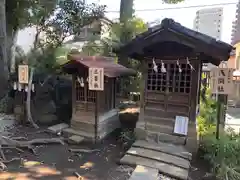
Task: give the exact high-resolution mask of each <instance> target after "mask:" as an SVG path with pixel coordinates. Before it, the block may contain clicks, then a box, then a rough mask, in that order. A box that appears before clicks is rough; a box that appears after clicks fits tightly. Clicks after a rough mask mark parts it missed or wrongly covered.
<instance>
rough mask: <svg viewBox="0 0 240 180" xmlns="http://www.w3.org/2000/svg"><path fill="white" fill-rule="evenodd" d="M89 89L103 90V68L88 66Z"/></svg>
mask: <svg viewBox="0 0 240 180" xmlns="http://www.w3.org/2000/svg"><path fill="white" fill-rule="evenodd" d="M88 83H89V84H88V87H89V90H94V91H103V90H104V69H103V68H89V80H88Z"/></svg>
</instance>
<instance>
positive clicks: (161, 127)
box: [115, 19, 233, 150]
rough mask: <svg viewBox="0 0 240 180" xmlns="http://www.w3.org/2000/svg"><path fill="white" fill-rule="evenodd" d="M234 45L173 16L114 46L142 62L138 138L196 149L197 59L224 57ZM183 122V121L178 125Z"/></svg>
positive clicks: (211, 60)
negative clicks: (123, 43)
mask: <svg viewBox="0 0 240 180" xmlns="http://www.w3.org/2000/svg"><path fill="white" fill-rule="evenodd" d="M232 49H233V47H232V46H230V45H229V44H226V43H224V42H221V41H218V40H216V39H214V38H211V37H210V36H207V35H204V34H202V33H199V32H196V31H194V30H191V29H188V28H186V27H184V26H182V25H181V24H179V23H177V22H175V21H173V20H172V19H164V20H163V21H162V23H161V24H160V25H157V26H155V27H153V28H150V29H149V30H148V31H146V32H144V33H142V34H140V35H138V36H137V37H136V38H135V39H133V40H132V41H131V42H129V43H127V44H125V45H124V46H122V47H120V48H118V49H115V52H117V53H118V54H124V55H125V56H128V57H130V58H133V59H137V60H139V61H140V62H141V63H142V73H143V77H142V83H143V84H144V86H145V88H144V89H143V90H142V92H141V95H142V100H141V110H140V118H139V122H138V124H137V128H136V132H137V135H138V138H142V139H152V140H154V141H156V142H159V141H165V142H171V143H176V144H182V145H186V147H188V148H189V150H194V149H192V148H196V147H197V144H196V143H197V134H196V112H197V111H198V107H199V103H200V102H199V93H200V81H201V72H202V63H212V64H214V65H219V64H220V62H221V61H227V60H228V59H229V56H230V52H231V51H232ZM181 123H182V124H181Z"/></svg>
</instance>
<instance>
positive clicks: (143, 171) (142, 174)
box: [129, 165, 158, 180]
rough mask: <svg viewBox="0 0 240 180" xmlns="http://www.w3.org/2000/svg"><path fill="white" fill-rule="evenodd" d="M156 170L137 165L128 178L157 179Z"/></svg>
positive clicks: (137, 179)
mask: <svg viewBox="0 0 240 180" xmlns="http://www.w3.org/2000/svg"><path fill="white" fill-rule="evenodd" d="M157 179H158V170H157V169H154V168H150V167H146V166H140V165H138V166H137V167H136V168H135V170H134V171H133V173H132V175H131V176H130V178H129V180H157Z"/></svg>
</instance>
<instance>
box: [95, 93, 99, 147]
mask: <svg viewBox="0 0 240 180" xmlns="http://www.w3.org/2000/svg"><path fill="white" fill-rule="evenodd" d="M98 117H99V92H98V91H96V101H95V123H94V129H95V143H97V137H98Z"/></svg>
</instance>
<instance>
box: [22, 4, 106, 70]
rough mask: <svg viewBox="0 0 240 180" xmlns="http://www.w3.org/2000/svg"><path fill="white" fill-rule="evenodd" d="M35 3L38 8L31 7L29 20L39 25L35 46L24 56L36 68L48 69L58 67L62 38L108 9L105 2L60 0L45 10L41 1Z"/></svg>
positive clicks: (78, 29)
mask: <svg viewBox="0 0 240 180" xmlns="http://www.w3.org/2000/svg"><path fill="white" fill-rule="evenodd" d="M43 2H44V1H43ZM36 3H38V2H37V1H36ZM41 3H42V1H41ZM34 5H35V6H34V7H36V8H31V9H30V10H29V11H30V12H31V13H30V14H31V21H30V22H28V23H29V24H28V25H34V27H36V35H35V41H34V47H33V49H32V50H31V51H30V52H29V53H28V54H27V55H26V56H24V57H22V58H25V61H26V59H27V62H28V64H29V65H31V67H34V68H35V70H36V71H41V72H46V73H49V72H53V71H54V70H55V69H56V66H57V65H58V64H57V60H56V53H59V52H57V51H59V47H61V45H62V43H63V41H64V40H65V39H66V38H67V37H69V36H70V35H78V34H79V33H80V32H81V29H82V28H83V27H84V26H86V25H89V24H91V23H92V22H94V21H95V20H98V19H100V18H101V17H102V16H103V15H104V9H105V6H101V5H96V4H86V3H85V2H84V1H75V0H68V1H59V2H58V3H57V4H55V6H54V8H53V10H52V11H46V10H45V9H44V7H43V6H41V4H34ZM43 35H44V38H43Z"/></svg>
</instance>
